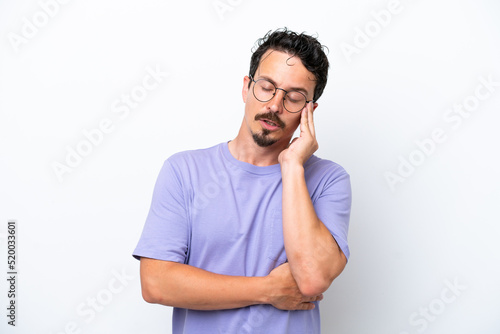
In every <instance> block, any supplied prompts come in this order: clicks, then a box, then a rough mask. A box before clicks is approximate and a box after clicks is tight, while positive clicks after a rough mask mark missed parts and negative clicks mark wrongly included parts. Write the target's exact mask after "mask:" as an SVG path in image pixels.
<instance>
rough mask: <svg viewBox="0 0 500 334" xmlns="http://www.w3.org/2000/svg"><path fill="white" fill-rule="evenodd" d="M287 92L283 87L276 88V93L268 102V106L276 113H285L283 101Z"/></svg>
mask: <svg viewBox="0 0 500 334" xmlns="http://www.w3.org/2000/svg"><path fill="white" fill-rule="evenodd" d="M285 94H286V92H285V91H284V90H283V89H281V88H276V93H275V94H274V96H273V98H272V99H271V100H269V102H267V103H268V108H269V109H270V110H271V111H272V112H276V113H279V114H281V113H283V102H284V100H285Z"/></svg>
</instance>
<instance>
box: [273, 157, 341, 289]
mask: <svg viewBox="0 0 500 334" xmlns="http://www.w3.org/2000/svg"><path fill="white" fill-rule="evenodd" d="M281 170H282V180H283V210H282V211H283V237H284V241H285V250H286V254H287V257H288V262H289V263H290V268H291V272H292V275H293V276H294V278H295V280H296V281H297V285H298V286H299V288H300V290H301V292H302V293H303V294H304V295H316V294H318V293H322V292H324V291H326V289H328V287H329V286H330V284H331V282H332V281H333V280H334V279H335V277H337V276H338V275H339V274H340V273H341V272H342V270H343V269H344V266H345V263H346V259H345V256H344V254H343V253H342V251H341V250H340V248H339V247H338V245H337V243H336V241H335V239H334V238H333V236H332V235H331V233H330V231H329V230H328V229H327V228H326V226H325V225H324V224H323V223H322V222H321V221H320V220H319V218H318V216H317V215H316V212H315V210H314V206H313V204H312V201H311V197H310V195H309V191H308V189H307V185H306V181H305V178H304V168H303V166H302V165H300V164H295V163H284V164H282V167H281Z"/></svg>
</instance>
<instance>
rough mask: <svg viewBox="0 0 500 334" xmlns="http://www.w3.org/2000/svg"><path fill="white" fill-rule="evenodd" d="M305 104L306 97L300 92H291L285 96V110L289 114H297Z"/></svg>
mask: <svg viewBox="0 0 500 334" xmlns="http://www.w3.org/2000/svg"><path fill="white" fill-rule="evenodd" d="M305 104H306V97H305V95H304V94H302V93H301V92H297V91H291V92H288V93H287V94H286V97H285V108H286V110H288V111H289V112H299V111H301V110H302V109H303V108H304V106H305Z"/></svg>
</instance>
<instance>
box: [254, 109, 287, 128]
mask: <svg viewBox="0 0 500 334" xmlns="http://www.w3.org/2000/svg"><path fill="white" fill-rule="evenodd" d="M260 119H267V120H269V121H271V122H273V123H276V125H278V126H279V127H280V128H284V127H285V123H284V122H283V121H282V120H281V119H279V117H278V116H276V113H274V112H268V113H264V114H257V115H255V120H256V121H258V120H260Z"/></svg>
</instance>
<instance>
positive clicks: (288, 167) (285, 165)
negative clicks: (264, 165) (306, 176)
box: [281, 161, 304, 175]
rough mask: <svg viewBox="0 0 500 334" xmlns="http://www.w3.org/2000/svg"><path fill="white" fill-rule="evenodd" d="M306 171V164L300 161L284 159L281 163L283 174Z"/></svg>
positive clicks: (295, 173)
mask: <svg viewBox="0 0 500 334" xmlns="http://www.w3.org/2000/svg"><path fill="white" fill-rule="evenodd" d="M303 172H304V165H303V164H302V163H300V162H299V161H283V162H282V163H281V174H283V175H284V174H287V173H292V174H294V175H297V173H303Z"/></svg>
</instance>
